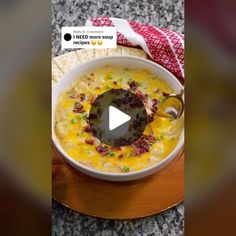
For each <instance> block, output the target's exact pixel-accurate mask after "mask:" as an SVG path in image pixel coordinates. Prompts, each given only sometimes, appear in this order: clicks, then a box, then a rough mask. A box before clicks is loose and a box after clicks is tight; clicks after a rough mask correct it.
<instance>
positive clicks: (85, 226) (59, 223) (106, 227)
mask: <svg viewBox="0 0 236 236" xmlns="http://www.w3.org/2000/svg"><path fill="white" fill-rule="evenodd" d="M98 15H106V16H112V17H118V18H124V19H129V20H134V21H137V22H140V23H150V24H153V25H155V26H158V27H164V28H169V29H172V30H175V31H178V32H181V33H184V16H183V15H184V1H183V0H156V1H152V0H141V1H138V0H112V1H109V0H87V1H86V0H52V55H53V56H57V55H60V54H62V53H64V52H65V51H61V48H60V29H61V27H62V26H83V25H84V24H85V21H86V20H87V19H88V18H91V17H94V16H98ZM183 227H184V205H183V204H179V205H178V206H176V207H174V208H172V209H170V210H167V211H165V212H163V213H161V214H157V215H155V216H151V217H147V218H143V219H140V220H132V221H114V220H103V219H97V218H93V217H89V216H84V215H82V214H79V213H77V212H74V211H71V210H70V209H68V208H65V207H64V206H62V205H60V204H59V203H57V202H55V201H53V202H52V235H60V236H61V235H103V236H106V235H112V236H113V235H114V236H116V235H119V236H120V235H127V236H130V235H183V234H184V233H183V231H184V230H183Z"/></svg>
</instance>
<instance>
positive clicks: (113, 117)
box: [109, 106, 131, 131]
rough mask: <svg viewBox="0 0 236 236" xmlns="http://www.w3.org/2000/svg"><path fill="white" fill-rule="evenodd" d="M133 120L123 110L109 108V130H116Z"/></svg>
mask: <svg viewBox="0 0 236 236" xmlns="http://www.w3.org/2000/svg"><path fill="white" fill-rule="evenodd" d="M129 120H131V117H130V116H129V115H127V114H125V113H124V112H122V111H121V110H119V109H117V108H115V107H113V106H109V130H110V131H111V130H114V129H115V128H117V127H119V126H121V125H123V124H124V123H126V122H127V121H129Z"/></svg>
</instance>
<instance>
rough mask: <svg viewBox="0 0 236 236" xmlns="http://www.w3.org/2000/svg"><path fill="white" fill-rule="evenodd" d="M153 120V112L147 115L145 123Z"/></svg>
mask: <svg viewBox="0 0 236 236" xmlns="http://www.w3.org/2000/svg"><path fill="white" fill-rule="evenodd" d="M153 120H154V115H153V114H151V115H147V123H151V122H153Z"/></svg>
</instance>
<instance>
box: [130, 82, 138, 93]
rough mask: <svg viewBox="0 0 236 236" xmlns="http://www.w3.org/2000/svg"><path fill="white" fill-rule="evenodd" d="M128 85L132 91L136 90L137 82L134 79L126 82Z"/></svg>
mask: <svg viewBox="0 0 236 236" xmlns="http://www.w3.org/2000/svg"><path fill="white" fill-rule="evenodd" d="M128 85H129V88H130V90H132V91H134V90H136V89H137V87H138V83H137V82H136V81H134V80H132V81H130V82H128Z"/></svg>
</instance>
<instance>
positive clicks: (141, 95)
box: [136, 91, 148, 103]
mask: <svg viewBox="0 0 236 236" xmlns="http://www.w3.org/2000/svg"><path fill="white" fill-rule="evenodd" d="M136 95H137V96H138V97H139V99H140V100H141V101H142V102H143V103H146V102H147V99H148V95H147V94H144V93H142V92H140V91H137V93H136Z"/></svg>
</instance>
